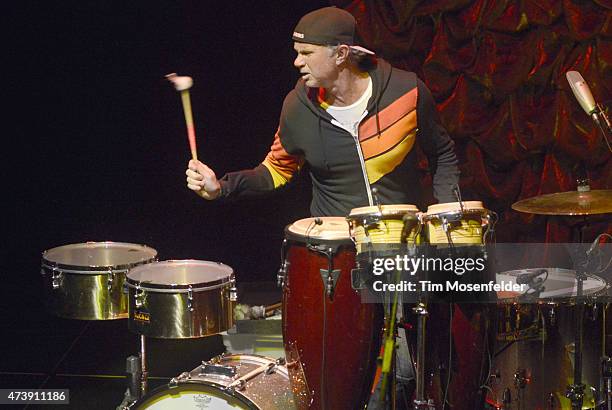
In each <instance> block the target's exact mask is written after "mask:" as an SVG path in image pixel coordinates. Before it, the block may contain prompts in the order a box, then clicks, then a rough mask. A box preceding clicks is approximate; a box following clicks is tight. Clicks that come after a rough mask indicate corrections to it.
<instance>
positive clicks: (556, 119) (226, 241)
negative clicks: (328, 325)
mask: <svg viewBox="0 0 612 410" xmlns="http://www.w3.org/2000/svg"><path fill="white" fill-rule="evenodd" d="M332 3H333V4H336V5H338V6H341V7H345V8H346V9H348V10H349V11H351V13H353V14H354V15H355V16H356V17H357V20H358V22H359V24H360V26H361V28H362V29H363V33H362V34H363V37H364V39H365V40H366V42H367V45H368V46H371V47H372V48H373V49H375V50H377V51H378V52H379V54H380V55H382V56H383V57H385V58H386V59H388V60H389V61H391V62H392V63H393V64H395V65H397V66H399V67H403V68H407V69H411V70H414V71H416V72H417V74H418V75H419V76H420V77H421V78H423V79H424V80H425V82H426V83H427V85H428V86H429V88H430V89H431V90H432V93H433V95H434V98H435V99H436V101H437V103H438V109H439V110H440V112H441V120H442V123H443V124H444V125H445V127H446V128H447V129H448V130H449V132H450V134H451V137H452V138H453V139H454V140H455V142H456V148H457V154H458V157H459V160H460V168H461V171H462V178H461V187H462V190H463V193H464V198H465V199H474V200H482V201H483V202H484V203H485V206H486V207H487V208H489V209H492V210H495V211H496V212H497V213H498V214H499V215H500V224H499V226H498V230H497V231H498V238H499V239H501V241H505V242H513V241H516V242H519V241H536V242H572V241H576V239H577V238H576V237H577V235H575V233H576V226H577V225H576V224H577V223H583V222H584V221H583V220H576V219H572V218H554V217H546V216H539V215H529V214H519V213H517V212H513V211H512V210H511V205H512V203H514V202H516V201H518V200H521V199H524V198H529V197H532V196H536V195H540V194H547V193H554V192H563V191H571V190H575V188H576V183H575V177H576V175H577V174H578V173H579V172H580V169H581V168H584V169H586V172H587V174H588V175H589V177H590V178H591V186H592V187H593V189H609V188H610V187H611V183H612V172H611V170H612V155H610V153H609V152H608V151H607V148H606V147H605V144H604V143H603V140H602V139H601V136H600V134H599V131H598V130H597V129H596V128H595V127H594V126H593V124H592V122H591V121H590V120H589V119H588V117H587V116H586V115H585V114H584V112H582V110H581V109H580V107H579V106H578V104H577V103H576V101H575V99H574V97H573V95H572V94H571V92H570V91H569V86H568V85H567V81H566V80H565V72H567V71H568V70H578V71H580V72H581V73H582V74H583V76H584V77H585V79H586V81H587V83H589V85H590V86H591V89H592V90H593V94H594V95H595V98H596V100H597V101H600V102H603V103H604V105H605V106H608V105H609V101H610V93H611V84H612V81H611V79H612V69H611V67H612V63H611V62H612V51H611V50H612V46H611V44H612V42H611V40H610V39H611V38H612V12H611V10H612V6H610V4H609V2H607V1H604V0H591V1H577V0H576V1H572V0H564V1H540V0H522V1H517V0H504V1H502V0H500V1H487V0H471V1H468V0H440V1H438V0H431V1H429V0H428V1H405V2H401V1H394V2H390V1H388V0H355V1H348V0H334V1H332ZM328 4H329V3H328V2H323V1H305V2H292V1H280V0H275V1H258V2H255V1H253V2H246V1H240V2H238V1H226V2H216V3H211V2H202V1H179V2H162V1H130V2H119V1H62V2H34V1H22V2H13V3H11V4H9V5H4V6H3V9H2V12H1V13H0V30H1V34H2V37H1V38H2V48H1V51H2V60H1V61H2V68H3V78H2V79H3V81H2V92H1V94H0V95H2V101H3V103H4V104H3V108H2V110H1V112H2V114H3V115H2V128H1V130H2V136H3V138H2V141H3V144H4V148H3V149H2V151H1V152H2V160H1V161H0V172H1V175H2V182H3V186H2V188H3V189H2V199H3V201H2V202H3V205H4V206H3V207H2V210H3V218H2V224H1V226H2V234H3V235H2V239H3V241H2V246H0V280H1V281H2V282H1V286H0V289H2V292H1V294H0V296H1V297H0V312H1V313H0V315H1V316H0V325H1V326H2V335H3V338H2V347H3V354H2V356H1V357H2V360H0V376H1V377H0V387H31V388H33V387H40V386H42V385H44V386H47V387H58V388H59V387H67V388H68V387H69V388H71V393H73V396H74V399H75V400H74V405H73V406H71V407H73V408H94V407H95V406H94V405H93V404H92V403H94V402H93V401H92V397H93V396H95V395H96V394H101V393H100V392H101V391H102V390H103V388H102V387H104V388H106V387H105V386H102V384H101V382H100V378H95V377H94V378H78V380H77V378H74V377H72V376H66V375H71V374H79V375H83V374H98V375H99V374H113V375H117V374H121V373H122V372H123V361H124V359H125V357H126V356H127V355H128V354H132V353H134V352H135V350H137V337H136V336H135V335H132V334H130V333H129V332H128V331H127V329H126V322H125V321H109V322H79V321H71V320H65V319H58V318H55V317H54V316H52V315H50V314H49V312H47V311H46V310H45V308H44V303H43V297H42V281H41V278H40V275H39V270H40V256H41V253H42V252H43V251H44V250H45V249H49V248H52V247H55V246H60V245H65V244H70V243H81V242H85V241H104V240H111V241H117V242H132V243H140V244H146V245H148V246H151V247H153V248H155V249H157V250H158V252H159V258H160V259H162V260H163V259H185V258H195V259H203V260H212V261H220V262H223V263H226V264H228V265H230V266H232V267H233V268H234V270H235V272H236V276H237V280H238V283H239V284H249V283H251V284H252V283H268V284H269V283H271V282H273V281H275V276H276V270H277V268H278V265H279V259H280V252H279V251H280V244H281V240H282V237H283V227H284V226H286V225H287V224H289V223H291V222H293V221H295V220H297V219H299V218H302V217H306V216H308V203H309V198H310V184H309V182H308V181H307V180H306V179H305V178H301V179H299V180H298V181H296V182H297V183H296V184H294V185H293V186H291V187H289V188H288V189H285V190H284V192H279V193H276V194H274V195H272V196H271V197H268V198H264V199H252V200H249V201H241V202H235V203H223V204H221V203H216V202H214V203H207V202H205V201H203V200H201V199H200V198H198V197H197V196H196V195H195V194H193V193H192V192H190V191H189V190H188V189H187V188H186V186H185V175H184V171H185V168H186V165H187V161H188V160H189V157H190V153H189V148H188V144H187V138H186V131H185V124H184V119H183V112H182V108H181V103H180V97H179V95H178V94H177V93H176V92H175V91H174V90H173V88H172V87H171V86H170V85H169V84H168V83H167V82H166V80H165V79H164V75H166V74H168V73H170V72H177V73H179V74H180V75H190V76H192V77H193V78H194V80H195V85H194V87H193V89H192V92H191V97H192V105H193V111H194V120H195V123H196V134H197V140H198V151H199V156H200V158H201V159H202V160H203V161H204V162H206V163H208V164H209V165H210V166H211V167H212V168H213V169H214V170H215V171H216V172H217V174H218V176H221V175H223V174H224V173H225V172H227V171H231V170H236V169H242V168H250V167H253V166H255V165H257V164H258V163H259V162H260V161H261V160H262V159H263V158H264V156H265V154H266V153H267V151H268V148H269V145H270V143H271V142H272V138H273V135H274V132H275V131H276V127H277V120H278V116H279V113H280V108H281V103H282V100H283V97H284V95H285V94H286V93H287V92H288V91H289V90H290V89H291V88H292V87H293V85H294V83H295V81H296V79H297V72H296V70H295V69H294V68H293V66H292V62H293V59H294V55H295V53H294V52H293V50H292V41H291V39H290V34H291V32H292V29H293V27H294V25H295V24H296V22H297V20H298V19H299V17H300V16H301V15H303V14H304V13H305V12H307V11H310V10H313V9H316V8H319V7H321V6H325V5H328ZM419 167H420V172H422V173H423V174H422V175H423V184H424V185H427V184H428V183H429V176H428V175H427V173H426V164H424V163H423V161H421V162H420V164H419ZM609 221H610V220H609V215H608V216H607V217H605V216H604V217H603V218H596V219H593V220H592V221H589V227H588V229H587V230H586V234H585V238H584V239H585V240H586V241H590V240H592V239H593V238H594V237H595V236H596V235H597V234H598V233H601V232H603V231H606V230H607V231H610V229H611V228H610V224H609ZM272 285H273V284H272ZM219 343H220V342H219V338H215V337H211V338H207V339H205V340H200V341H183V342H180V343H179V342H177V343H175V344H169V343H157V342H152V346H151V349H152V355H153V357H154V358H155V360H154V361H153V363H152V366H153V369H152V373H154V375H156V376H160V377H161V376H168V377H170V376H175V375H176V374H178V373H179V372H181V371H184V370H189V369H191V368H193V367H195V364H196V363H195V362H197V361H198V360H201V359H205V358H207V357H205V356H210V354H213V353H215V352H218V351H219V349H220V346H219ZM221 348H222V346H221ZM58 375H64V376H58ZM105 383H106V382H105ZM107 383H109V387H108V389H106V391H107V393H108V396H107V399H106V400H98V401H96V402H95V403H96V404H97V405H98V406H100V407H99V408H112V407H114V405H116V404H118V402H119V401H120V399H121V395H122V391H123V389H122V386H123V385H122V383H123V381H122V380H114V379H113V380H111V381H108V382H107ZM101 386H102V387H101ZM79 403H81V404H79ZM82 403H86V404H82ZM109 403H111V404H110V405H109ZM79 406H81V407H79Z"/></svg>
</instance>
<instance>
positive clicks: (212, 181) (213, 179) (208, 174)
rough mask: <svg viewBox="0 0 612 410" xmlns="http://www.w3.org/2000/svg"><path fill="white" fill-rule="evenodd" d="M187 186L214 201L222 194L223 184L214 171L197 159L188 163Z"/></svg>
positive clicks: (186, 172)
mask: <svg viewBox="0 0 612 410" xmlns="http://www.w3.org/2000/svg"><path fill="white" fill-rule="evenodd" d="M185 174H187V188H189V189H191V190H192V191H194V192H195V193H196V194H198V195H199V196H201V197H202V198H204V199H208V200H209V201H212V200H213V199H216V198H217V197H218V196H219V194H221V185H220V184H219V180H218V179H217V176H216V175H215V173H214V171H213V170H212V169H210V168H208V167H207V166H206V165H204V164H203V163H201V162H200V161H197V160H193V159H192V160H190V161H189V164H188V165H187V171H185Z"/></svg>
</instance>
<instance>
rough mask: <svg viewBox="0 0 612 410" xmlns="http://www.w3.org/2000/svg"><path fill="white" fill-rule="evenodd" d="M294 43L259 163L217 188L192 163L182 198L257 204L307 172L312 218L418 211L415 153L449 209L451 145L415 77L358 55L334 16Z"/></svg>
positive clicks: (306, 26) (306, 22)
mask: <svg viewBox="0 0 612 410" xmlns="http://www.w3.org/2000/svg"><path fill="white" fill-rule="evenodd" d="M293 40H294V46H293V48H294V50H295V52H296V54H297V55H296V58H295V60H294V62H293V64H294V66H295V67H296V68H297V70H298V71H299V73H300V78H299V80H298V81H297V83H296V85H295V88H294V89H293V90H291V91H290V92H289V94H288V95H287V96H286V97H285V101H284V103H283V108H282V112H281V116H280V121H279V126H278V130H277V131H276V133H275V135H274V141H273V143H272V146H271V148H270V152H269V153H268V155H267V156H266V158H265V159H264V160H263V162H261V163H260V164H259V165H257V166H256V167H255V168H253V169H250V170H242V171H237V172H230V173H228V174H226V175H224V176H223V177H222V178H220V179H217V177H216V175H215V172H214V171H213V170H212V169H210V168H209V167H208V166H207V165H205V164H203V163H202V162H200V161H197V160H191V161H189V164H188V169H187V171H186V174H187V186H188V187H189V189H191V190H193V191H195V192H196V193H197V194H198V195H199V196H200V197H202V198H204V199H207V200H215V199H223V198H238V197H243V196H249V195H253V194H260V193H265V192H269V191H272V190H274V189H276V188H279V187H281V186H283V185H285V184H286V183H288V182H289V181H291V179H292V178H293V176H294V175H295V174H296V173H297V172H298V171H299V170H300V169H301V168H302V167H304V166H307V169H308V171H309V173H310V175H311V179H312V184H313V191H312V192H313V197H312V202H311V205H310V211H311V214H312V216H347V215H348V214H349V212H350V211H351V209H353V208H357V207H362V206H368V205H369V206H372V205H378V204H419V205H424V204H423V198H422V197H423V193H422V192H420V191H421V190H420V183H419V173H418V171H417V150H416V146H419V147H420V148H421V149H422V150H423V152H424V153H425V154H426V155H427V157H428V162H429V167H430V169H431V172H432V173H433V194H434V197H435V198H436V199H437V200H438V201H439V202H454V201H456V200H457V199H456V198H455V196H454V194H453V187H454V186H455V185H456V184H457V183H458V179H459V170H458V167H457V158H456V156H455V152H454V143H453V141H452V140H451V139H450V137H449V135H448V134H447V132H446V131H445V129H444V128H443V127H442V125H441V124H440V122H439V119H438V115H437V112H436V107H435V104H434V100H433V98H432V96H431V93H430V91H429V90H428V89H427V87H426V86H425V84H424V83H423V82H422V81H421V80H420V79H419V78H417V76H416V74H415V73H412V72H407V71H404V70H400V69H398V68H395V67H392V66H390V65H389V64H388V63H387V62H386V61H384V60H382V59H381V58H377V57H376V55H375V53H374V52H373V51H371V50H369V49H367V48H364V47H363V45H362V43H361V41H360V40H359V37H358V35H357V32H356V22H355V19H354V18H353V16H352V15H351V14H350V13H349V12H347V11H345V10H343V9H340V8H335V7H325V8H322V9H318V10H315V11H313V12H310V13H308V14H306V15H305V16H304V17H302V18H301V20H300V21H299V22H298V24H297V26H296V27H295V29H294V31H293ZM357 141H358V142H357ZM373 188H376V189H375V190H374V191H373Z"/></svg>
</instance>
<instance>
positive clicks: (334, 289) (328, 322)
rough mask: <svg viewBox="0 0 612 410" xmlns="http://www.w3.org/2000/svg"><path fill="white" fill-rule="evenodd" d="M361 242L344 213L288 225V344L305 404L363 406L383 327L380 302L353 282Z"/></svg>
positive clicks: (284, 276) (337, 409) (336, 409)
mask: <svg viewBox="0 0 612 410" xmlns="http://www.w3.org/2000/svg"><path fill="white" fill-rule="evenodd" d="M354 268H355V246H354V245H353V242H352V241H351V237H350V234H349V225H348V222H347V221H346V220H345V219H344V218H340V217H321V218H307V219H301V220H299V221H297V222H295V223H293V224H292V225H289V226H288V227H287V228H286V230H285V241H284V244H283V266H282V267H281V273H280V277H279V279H280V280H281V282H283V283H284V286H283V342H284V345H285V353H286V357H287V367H288V368H289V372H290V375H292V378H291V382H292V384H293V383H294V380H299V381H300V382H302V381H304V382H305V384H302V383H300V384H294V388H295V389H296V391H300V394H302V395H303V396H304V397H309V398H310V399H309V400H308V401H309V402H308V403H306V406H302V407H300V408H312V409H328V410H332V409H333V410H342V409H347V410H353V409H357V408H363V406H364V404H365V403H366V402H367V398H368V397H369V390H370V387H371V385H372V381H373V376H374V373H375V370H376V357H377V355H378V349H379V347H380V337H381V333H382V328H383V317H382V309H381V305H380V304H374V303H362V299H361V294H360V291H358V290H355V289H354V288H353V287H352V282H351V271H352V270H353V269H354Z"/></svg>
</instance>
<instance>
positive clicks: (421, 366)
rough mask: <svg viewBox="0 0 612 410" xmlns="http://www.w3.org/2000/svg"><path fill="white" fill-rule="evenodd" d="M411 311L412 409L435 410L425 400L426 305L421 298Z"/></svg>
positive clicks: (430, 403)
mask: <svg viewBox="0 0 612 410" xmlns="http://www.w3.org/2000/svg"><path fill="white" fill-rule="evenodd" d="M419 299H420V300H419V303H417V305H416V306H415V307H414V308H413V309H412V310H413V312H414V313H416V314H417V340H416V347H417V354H416V363H417V366H416V395H415V399H414V409H415V410H418V409H424V410H435V407H434V406H433V403H432V402H431V401H429V400H427V397H426V394H425V341H426V336H427V316H428V315H429V313H428V312H427V304H426V303H425V302H424V301H423V299H422V298H419Z"/></svg>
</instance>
